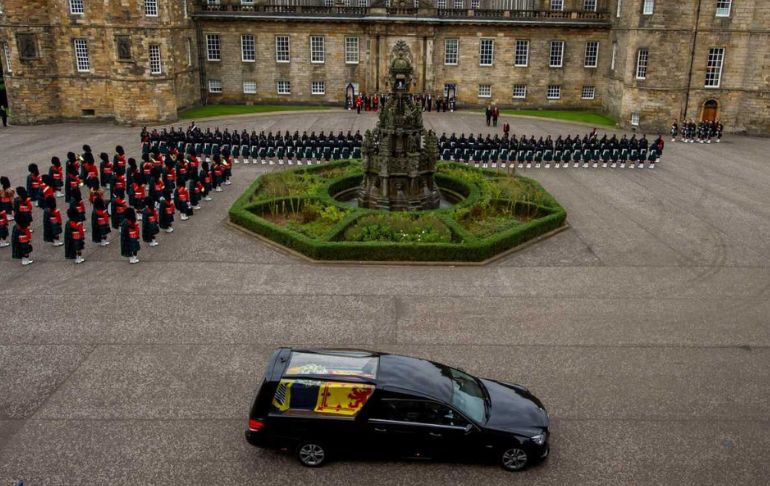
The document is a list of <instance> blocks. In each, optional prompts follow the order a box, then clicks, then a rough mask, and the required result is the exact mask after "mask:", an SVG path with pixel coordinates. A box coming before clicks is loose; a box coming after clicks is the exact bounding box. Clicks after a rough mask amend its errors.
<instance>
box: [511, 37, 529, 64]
mask: <svg viewBox="0 0 770 486" xmlns="http://www.w3.org/2000/svg"><path fill="white" fill-rule="evenodd" d="M528 64H529V41H528V40H517V41H516V53H515V59H514V65H515V66H527V65H528Z"/></svg>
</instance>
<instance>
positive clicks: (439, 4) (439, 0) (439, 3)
mask: <svg viewBox="0 0 770 486" xmlns="http://www.w3.org/2000/svg"><path fill="white" fill-rule="evenodd" d="M436 8H446V0H436Z"/></svg>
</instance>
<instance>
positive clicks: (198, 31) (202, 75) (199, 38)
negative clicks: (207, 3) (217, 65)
mask: <svg viewBox="0 0 770 486" xmlns="http://www.w3.org/2000/svg"><path fill="white" fill-rule="evenodd" d="M193 20H194V21H195V40H196V42H195V43H196V46H195V47H196V51H197V54H198V75H199V76H198V77H199V83H200V88H199V90H198V91H199V93H200V102H201V104H203V105H207V104H208V90H207V89H206V55H205V54H204V53H205V52H206V43H205V40H204V38H203V26H202V25H201V22H200V21H199V20H198V19H193Z"/></svg>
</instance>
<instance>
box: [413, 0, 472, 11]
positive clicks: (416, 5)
mask: <svg viewBox="0 0 770 486" xmlns="http://www.w3.org/2000/svg"><path fill="white" fill-rule="evenodd" d="M415 3H417V0H415ZM416 6H417V5H415V7H416ZM480 6H481V0H471V10H478V9H479V7H480Z"/></svg>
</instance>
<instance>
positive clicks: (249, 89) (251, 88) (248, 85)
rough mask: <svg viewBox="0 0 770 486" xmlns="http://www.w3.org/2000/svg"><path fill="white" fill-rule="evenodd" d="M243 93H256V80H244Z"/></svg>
mask: <svg viewBox="0 0 770 486" xmlns="http://www.w3.org/2000/svg"><path fill="white" fill-rule="evenodd" d="M243 94H257V82H256V81H244V82H243Z"/></svg>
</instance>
